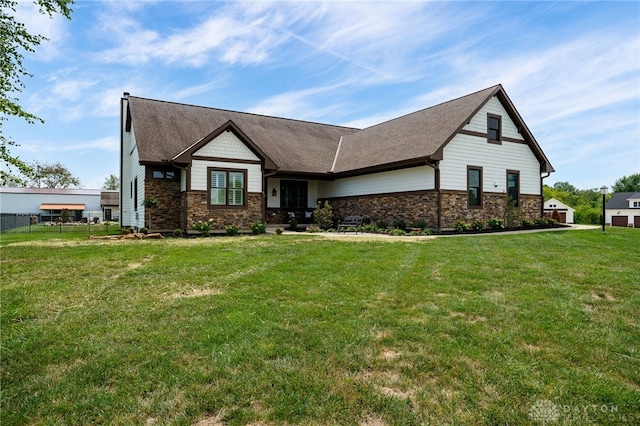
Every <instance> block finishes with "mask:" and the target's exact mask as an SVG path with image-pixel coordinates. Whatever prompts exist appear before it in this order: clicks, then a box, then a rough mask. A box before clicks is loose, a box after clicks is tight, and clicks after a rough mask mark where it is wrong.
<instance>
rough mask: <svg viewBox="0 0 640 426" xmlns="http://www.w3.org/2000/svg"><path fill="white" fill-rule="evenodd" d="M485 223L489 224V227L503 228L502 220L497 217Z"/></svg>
mask: <svg viewBox="0 0 640 426" xmlns="http://www.w3.org/2000/svg"><path fill="white" fill-rule="evenodd" d="M487 225H489V229H504V220H503V219H497V218H493V219H489V222H488V223H487Z"/></svg>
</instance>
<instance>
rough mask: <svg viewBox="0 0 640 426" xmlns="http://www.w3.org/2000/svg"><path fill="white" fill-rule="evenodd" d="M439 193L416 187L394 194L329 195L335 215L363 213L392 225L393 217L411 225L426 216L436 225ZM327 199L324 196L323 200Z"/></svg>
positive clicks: (373, 219) (431, 226) (430, 226)
mask: <svg viewBox="0 0 640 426" xmlns="http://www.w3.org/2000/svg"><path fill="white" fill-rule="evenodd" d="M437 200H438V194H437V193H436V192H435V191H416V192H403V193H392V194H377V195H362V196H354V197H343V198H328V199H327V201H329V204H330V205H331V207H332V209H333V214H334V216H338V217H345V216H363V217H366V218H369V219H371V223H372V224H376V223H378V222H384V223H386V224H387V225H388V226H391V224H392V223H393V221H394V220H396V219H402V220H405V221H406V222H407V224H408V225H411V224H412V222H414V221H416V220H419V219H421V220H424V221H426V222H427V226H428V227H429V228H432V229H433V228H436V227H437V225H438V223H437V221H438V211H437V205H438V204H437ZM322 202H323V203H324V200H323V201H322Z"/></svg>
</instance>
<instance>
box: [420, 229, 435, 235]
mask: <svg viewBox="0 0 640 426" xmlns="http://www.w3.org/2000/svg"><path fill="white" fill-rule="evenodd" d="M431 234H433V232H431V229H423V230H422V235H431Z"/></svg>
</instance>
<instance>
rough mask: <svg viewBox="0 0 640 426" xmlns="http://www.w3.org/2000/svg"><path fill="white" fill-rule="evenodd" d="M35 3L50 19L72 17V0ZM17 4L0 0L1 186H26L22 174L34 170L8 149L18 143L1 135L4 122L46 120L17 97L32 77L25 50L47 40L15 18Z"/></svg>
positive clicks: (40, 0)
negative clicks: (29, 109)
mask: <svg viewBox="0 0 640 426" xmlns="http://www.w3.org/2000/svg"><path fill="white" fill-rule="evenodd" d="M34 3H35V4H37V5H38V7H39V10H40V13H42V14H47V15H49V17H51V18H52V17H53V15H54V14H56V13H60V14H62V15H63V16H64V17H66V18H67V19H70V18H71V8H70V5H71V4H72V3H73V0H34ZM17 5H18V1H17V0H0V42H1V43H2V47H1V48H0V63H1V64H2V66H1V67H0V70H1V71H0V113H1V114H2V115H0V161H1V164H2V166H3V169H2V170H0V185H7V184H13V185H20V184H22V185H24V184H25V182H26V181H25V179H24V178H23V177H21V176H26V177H28V176H29V175H30V174H31V173H32V172H33V170H32V169H31V168H30V167H29V164H27V163H26V162H24V161H23V160H21V159H20V158H18V157H17V156H13V155H11V153H10V152H9V149H10V147H11V146H17V144H16V143H15V142H14V141H12V140H10V139H8V138H6V137H5V136H4V135H3V134H2V124H3V122H4V121H6V120H7V119H8V117H9V116H16V117H19V118H22V119H24V120H26V121H27V122H28V123H29V124H33V123H35V122H41V123H43V122H44V120H42V119H41V118H39V117H36V116H35V115H34V114H31V113H29V112H27V111H25V110H24V109H23V108H22V106H20V104H19V103H18V102H19V99H18V98H16V97H15V96H16V94H17V93H19V92H21V91H22V89H23V88H24V87H25V86H24V83H23V82H22V79H23V78H25V77H31V74H29V73H28V72H27V70H26V69H25V68H24V65H23V64H22V61H23V59H24V57H23V52H35V47H36V46H39V45H40V43H42V42H43V41H46V40H47V38H46V37H45V36H43V35H40V34H30V33H29V32H28V31H27V28H26V26H25V24H24V23H22V22H18V21H17V20H16V17H15V13H16V7H17ZM5 168H6V170H5ZM13 169H15V174H14V172H13V171H12V170H13Z"/></svg>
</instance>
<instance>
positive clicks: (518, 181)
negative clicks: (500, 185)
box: [506, 170, 520, 207]
mask: <svg viewBox="0 0 640 426" xmlns="http://www.w3.org/2000/svg"><path fill="white" fill-rule="evenodd" d="M511 174H514V175H516V176H517V180H516V191H517V194H518V195H517V197H516V198H515V200H516V207H520V170H507V174H506V179H507V184H506V189H507V197H509V175H511Z"/></svg>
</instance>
